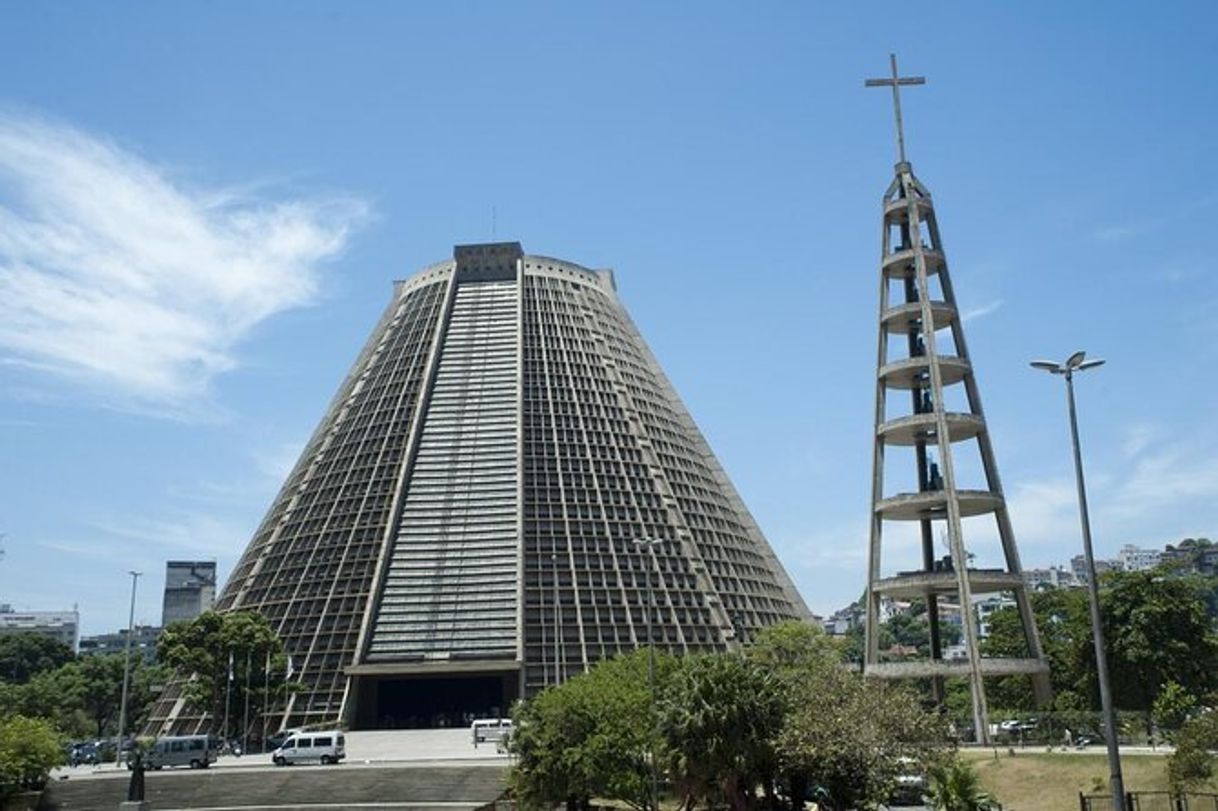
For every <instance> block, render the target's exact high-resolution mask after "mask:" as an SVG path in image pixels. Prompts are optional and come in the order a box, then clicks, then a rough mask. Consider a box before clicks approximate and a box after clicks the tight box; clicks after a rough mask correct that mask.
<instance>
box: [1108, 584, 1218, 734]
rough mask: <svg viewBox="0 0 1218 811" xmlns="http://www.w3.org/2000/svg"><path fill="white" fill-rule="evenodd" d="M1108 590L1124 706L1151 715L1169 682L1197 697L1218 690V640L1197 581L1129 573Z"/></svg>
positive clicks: (1118, 696) (1117, 689)
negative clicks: (1160, 693)
mask: <svg viewBox="0 0 1218 811" xmlns="http://www.w3.org/2000/svg"><path fill="white" fill-rule="evenodd" d="M1105 586H1106V588H1105V589H1104V590H1103V592H1102V594H1101V608H1102V613H1103V617H1104V635H1105V638H1106V640H1107V642H1108V649H1109V656H1110V657H1111V662H1110V670H1111V673H1112V691H1113V700H1114V701H1115V703H1116V705H1117V706H1118V707H1120V708H1121V709H1123V710H1140V711H1144V712H1149V711H1150V710H1151V708H1152V706H1153V705H1154V702H1155V699H1156V698H1157V697H1158V695H1159V691H1160V690H1161V689H1162V688H1163V687H1164V686H1165V685H1167V684H1168V683H1169V682H1174V683H1176V684H1179V686H1180V687H1182V688H1183V689H1184V690H1185V691H1187V692H1188V693H1190V694H1191V695H1193V696H1203V695H1205V694H1206V693H1208V692H1210V691H1211V690H1213V689H1214V686H1215V673H1216V671H1218V640H1216V639H1215V637H1214V633H1213V624H1212V622H1211V620H1210V618H1209V616H1208V615H1207V613H1206V609H1205V602H1204V599H1203V597H1202V595H1201V589H1200V585H1199V584H1198V583H1197V582H1196V581H1195V580H1194V579H1193V578H1178V577H1163V576H1161V575H1159V574H1157V573H1156V572H1154V571H1150V572H1129V573H1122V574H1119V575H1116V576H1113V577H1111V578H1109V579H1108V580H1107V581H1106V582H1105ZM1093 653H1094V651H1093ZM1091 661H1092V662H1094V656H1093V657H1092V659H1091Z"/></svg>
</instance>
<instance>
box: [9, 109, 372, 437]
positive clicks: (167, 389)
mask: <svg viewBox="0 0 1218 811" xmlns="http://www.w3.org/2000/svg"><path fill="white" fill-rule="evenodd" d="M367 215H368V206H367V204H366V203H364V202H363V201H361V200H359V199H355V198H352V197H331V198H315V199H278V200H271V199H266V198H265V197H263V198H253V197H251V196H248V195H247V194H246V193H244V192H237V191H233V190H231V189H199V188H192V187H189V186H188V185H186V184H184V183H181V182H177V181H175V179H174V178H173V177H172V175H171V174H170V173H169V172H168V171H166V170H165V169H163V168H161V167H158V166H156V165H154V164H153V163H151V162H149V161H147V160H145V159H144V158H142V157H140V156H139V155H137V154H135V153H133V152H131V151H129V150H127V149H124V148H122V147H120V146H117V145H116V144H114V143H112V142H111V141H108V140H106V139H104V138H99V137H95V136H93V135H90V134H88V133H85V132H82V131H81V130H78V129H74V128H72V127H69V126H65V125H62V124H58V123H53V122H48V121H46V120H41V119H37V118H33V117H29V116H23V115H18V114H15V113H11V112H3V111H0V353H2V354H3V355H4V356H5V357H4V358H3V360H4V361H5V362H6V364H9V365H18V366H21V367H25V368H28V369H33V370H38V371H40V372H42V373H46V374H49V375H53V376H54V377H55V378H56V379H59V380H66V381H69V382H71V383H72V384H74V385H77V386H80V385H82V384H83V386H85V387H86V388H87V389H88V390H89V391H92V392H96V393H100V394H101V395H103V396H104V397H106V398H107V400H109V402H110V404H115V403H117V404H120V405H125V406H130V407H136V408H140V409H145V410H151V411H154V412H158V413H169V414H181V413H183V412H188V411H190V410H191V406H190V404H191V403H193V402H196V401H197V400H198V399H200V398H203V399H205V398H206V395H207V393H208V390H209V385H210V383H211V381H212V380H213V378H215V376H216V375H218V374H221V373H223V372H225V371H228V370H230V369H232V368H234V367H235V366H236V365H238V362H239V361H238V358H237V356H236V354H235V348H236V347H237V346H238V345H239V344H240V342H241V340H242V339H243V338H245V337H246V336H247V335H248V334H249V333H250V331H251V330H252V329H253V328H254V327H255V326H256V325H257V324H259V323H260V322H262V321H264V320H265V319H267V318H269V317H271V316H273V315H275V314H276V313H280V312H283V311H284V310H287V309H290V308H294V307H300V306H304V305H307V304H309V303H311V302H313V301H314V300H315V299H316V298H317V296H318V291H319V282H320V278H321V273H322V267H323V265H324V263H325V262H326V261H327V260H332V259H334V258H335V257H336V256H338V255H339V254H340V253H341V252H342V250H343V248H344V246H345V245H346V243H347V240H348V238H349V235H350V233H351V230H352V228H353V227H354V226H356V225H357V224H358V223H359V222H361V221H362V220H363V219H365V218H366V216H367Z"/></svg>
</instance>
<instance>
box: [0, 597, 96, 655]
mask: <svg viewBox="0 0 1218 811" xmlns="http://www.w3.org/2000/svg"><path fill="white" fill-rule="evenodd" d="M20 633H34V634H41V635H42V636H49V637H51V638H52V639H57V640H59V641H60V642H62V643H63V644H65V645H67V646H68V647H69V648H71V649H72V652H73V653H76V648H77V645H78V644H79V642H80V612H78V611H77V610H76V609H72V610H71V611H14V610H13V607H12V606H11V605H8V604H7V603H6V604H3V605H0V634H20Z"/></svg>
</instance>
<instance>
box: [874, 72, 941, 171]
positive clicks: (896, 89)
mask: <svg viewBox="0 0 1218 811" xmlns="http://www.w3.org/2000/svg"><path fill="white" fill-rule="evenodd" d="M888 58H889V61H890V62H891V63H892V78H889V79H867V80H866V81H865V82H863V86H864V87H891V88H892V106H893V109H894V110H895V111H896V114H897V154H898V155H899V156H900V160H901V163H905V129H904V127H903V126H902V124H901V90H900V87H901V85H910V84H926V77H924V76H900V75H898V74H897V55H896V54H889V55H888Z"/></svg>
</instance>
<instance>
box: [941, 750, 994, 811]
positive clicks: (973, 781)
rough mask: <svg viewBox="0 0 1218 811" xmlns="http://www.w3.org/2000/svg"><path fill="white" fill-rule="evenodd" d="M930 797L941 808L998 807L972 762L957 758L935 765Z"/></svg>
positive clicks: (966, 810) (987, 809)
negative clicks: (982, 785) (982, 784)
mask: <svg viewBox="0 0 1218 811" xmlns="http://www.w3.org/2000/svg"><path fill="white" fill-rule="evenodd" d="M929 773H930V799H931V802H932V803H934V807H935V808H936V809H938V811H990V809H994V808H997V807H998V804H997V803H995V802H994V798H993V797H991V796H990V795H989V794H987V793H986V792H984V791H982V789H981V778H980V777H978V776H977V770H976V769H974V768H973V766H972V764H970V763H968V762H966V761H964V760H961V759H960V758H958V757H953V758H951V759H950V760H948V761H947V762H945V763H939V764H935V765H933V766H931V768H930V770H929Z"/></svg>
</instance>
